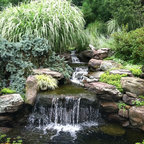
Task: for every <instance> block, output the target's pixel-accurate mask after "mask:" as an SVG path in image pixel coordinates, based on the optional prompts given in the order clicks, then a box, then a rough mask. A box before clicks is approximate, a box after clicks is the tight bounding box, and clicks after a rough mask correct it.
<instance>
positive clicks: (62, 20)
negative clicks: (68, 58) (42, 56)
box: [0, 0, 87, 52]
mask: <svg viewBox="0 0 144 144" xmlns="http://www.w3.org/2000/svg"><path fill="white" fill-rule="evenodd" d="M0 21H1V23H0V33H1V35H2V37H4V38H6V39H7V40H9V41H12V42H18V41H20V40H21V38H22V36H23V35H25V34H27V35H34V36H35V37H41V38H46V39H48V40H49V44H50V45H51V47H52V49H53V50H54V51H56V52H63V51H65V50H67V49H68V48H69V47H76V48H77V49H81V48H85V47H86V45H87V39H86V35H85V33H84V25H85V21H84V19H83V14H82V12H81V11H80V9H78V7H76V6H74V5H71V3H70V2H69V1H66V0H63V1H61V0H57V1H54V0H48V1H47V0H41V1H31V2H30V3H27V4H26V3H22V4H21V5H19V6H15V7H9V8H6V9H5V10H3V11H2V12H1V13H0Z"/></svg>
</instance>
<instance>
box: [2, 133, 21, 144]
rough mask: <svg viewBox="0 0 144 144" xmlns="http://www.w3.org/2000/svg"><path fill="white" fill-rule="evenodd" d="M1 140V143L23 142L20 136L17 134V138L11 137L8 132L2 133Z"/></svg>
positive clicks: (19, 143)
mask: <svg viewBox="0 0 144 144" xmlns="http://www.w3.org/2000/svg"><path fill="white" fill-rule="evenodd" d="M0 142H1V144H22V143H23V140H22V139H21V137H20V136H17V137H16V138H10V137H7V135H6V134H0Z"/></svg>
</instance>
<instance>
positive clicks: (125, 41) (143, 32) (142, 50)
mask: <svg viewBox="0 0 144 144" xmlns="http://www.w3.org/2000/svg"><path fill="white" fill-rule="evenodd" d="M143 42H144V27H142V28H139V29H136V30H134V31H130V32H126V31H125V30H123V31H121V32H119V33H116V34H114V50H115V52H116V57H118V58H120V59H123V60H125V61H130V62H131V63H137V64H138V63H144V43H143Z"/></svg>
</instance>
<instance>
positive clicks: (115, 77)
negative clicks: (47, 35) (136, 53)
mask: <svg viewBox="0 0 144 144" xmlns="http://www.w3.org/2000/svg"><path fill="white" fill-rule="evenodd" d="M125 76H127V75H126V74H122V75H119V74H110V73H109V72H105V73H104V74H102V75H101V77H100V81H101V82H105V83H108V84H111V85H114V86H116V88H117V89H118V90H119V91H120V92H122V91H123V89H122V86H121V82H120V81H121V78H122V77H125Z"/></svg>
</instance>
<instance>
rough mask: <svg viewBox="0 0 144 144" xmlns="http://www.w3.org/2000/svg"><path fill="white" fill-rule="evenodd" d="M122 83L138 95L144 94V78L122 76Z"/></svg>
mask: <svg viewBox="0 0 144 144" xmlns="http://www.w3.org/2000/svg"><path fill="white" fill-rule="evenodd" d="M121 85H122V88H123V89H124V90H125V91H128V92H131V93H134V94H136V95H138V96H139V95H144V80H143V79H140V78H136V77H122V78H121Z"/></svg>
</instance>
